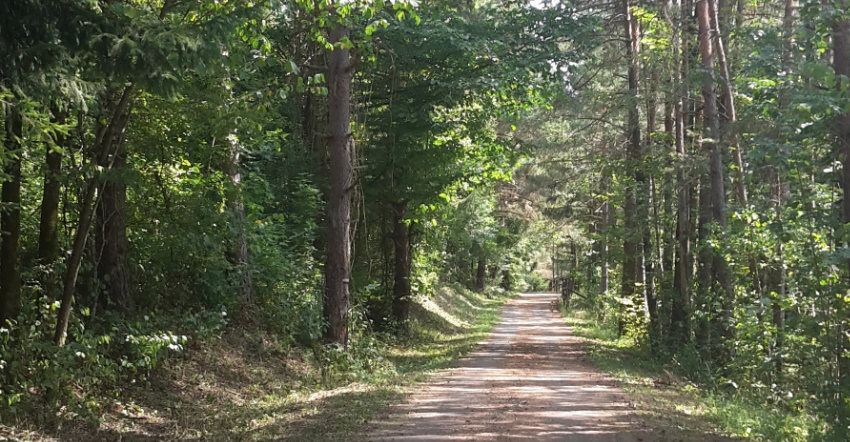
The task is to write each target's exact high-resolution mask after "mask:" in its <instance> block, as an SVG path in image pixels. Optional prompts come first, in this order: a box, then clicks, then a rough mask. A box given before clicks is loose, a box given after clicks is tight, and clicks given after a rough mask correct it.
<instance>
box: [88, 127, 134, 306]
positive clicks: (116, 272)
mask: <svg viewBox="0 0 850 442" xmlns="http://www.w3.org/2000/svg"><path fill="white" fill-rule="evenodd" d="M107 147H109V148H113V149H114V151H113V152H112V153H107V154H106V155H103V156H102V157H101V161H100V164H99V166H100V167H101V168H103V170H108V172H106V173H104V174H103V175H101V179H102V190H101V195H100V204H99V205H98V207H97V210H96V215H97V217H96V218H97V224H96V226H97V232H98V235H97V236H96V239H97V245H96V248H97V250H98V251H99V255H100V256H99V260H98V265H97V272H98V276H99V277H100V280H101V282H102V283H103V286H104V288H105V295H106V297H105V299H103V307H105V308H106V309H107V310H114V311H119V312H129V311H131V310H132V309H133V299H132V297H131V295H130V272H129V269H128V268H127V251H128V249H129V243H128V241H127V224H126V217H125V216H126V206H127V185H126V183H125V182H124V177H123V176H122V175H123V173H124V170H125V168H126V164H127V151H126V149H125V147H124V143H123V140H119V141H118V142H116V143H115V145H114V146H107Z"/></svg>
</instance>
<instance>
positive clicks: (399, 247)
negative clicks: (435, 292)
mask: <svg viewBox="0 0 850 442" xmlns="http://www.w3.org/2000/svg"><path fill="white" fill-rule="evenodd" d="M406 212H407V205H406V204H405V203H396V204H393V245H394V246H395V272H394V275H395V280H394V281H393V317H394V318H395V320H396V321H398V322H400V323H402V324H403V323H405V322H407V319H408V317H409V314H410V226H409V225H408V224H407V223H406V222H405V219H404V215H405V213H406ZM478 271H479V273H480V272H481V271H482V267H481V263H480V262H479V267H478Z"/></svg>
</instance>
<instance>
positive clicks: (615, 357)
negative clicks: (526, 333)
mask: <svg viewBox="0 0 850 442" xmlns="http://www.w3.org/2000/svg"><path fill="white" fill-rule="evenodd" d="M565 318H566V322H567V324H569V326H570V327H571V328H572V329H573V331H574V332H575V334H576V335H577V336H580V337H582V338H584V341H585V346H586V349H587V352H588V355H589V357H590V360H591V361H592V362H593V363H594V364H596V365H597V366H598V367H599V368H601V369H602V370H604V371H605V372H607V373H609V374H610V375H612V376H613V377H614V378H615V379H617V380H618V381H619V384H620V386H621V387H622V388H623V389H624V390H625V391H626V393H627V394H628V396H629V398H630V401H631V405H632V406H633V407H634V408H635V411H636V412H637V413H638V414H639V415H640V416H641V418H643V419H644V420H645V421H646V422H647V424H648V426H650V427H651V428H655V429H656V431H659V432H660V434H664V435H666V436H671V435H677V436H678V437H682V438H684V439H685V440H691V439H693V440H697V439H702V438H705V437H708V435H712V434H713V435H718V436H727V437H729V438H732V439H751V440H758V441H780V440H781V441H811V440H830V439H828V438H826V439H824V438H823V437H822V436H819V435H821V434H823V432H824V431H825V429H826V428H827V427H828V425H827V422H824V421H823V419H822V418H820V417H818V416H817V415H815V414H813V413H811V412H806V411H793V410H789V409H788V408H787V407H784V406H782V405H778V406H769V405H768V406H766V405H764V404H762V403H760V401H759V398H758V397H757V396H756V397H753V396H751V395H748V391H747V390H740V391H739V388H738V386H737V385H735V384H734V383H732V382H731V381H726V382H723V383H720V382H717V381H715V380H714V378H713V377H712V376H711V375H710V374H709V373H707V372H706V371H705V370H706V368H705V367H702V368H701V367H698V366H694V365H692V364H689V363H688V362H687V361H679V360H673V361H667V360H664V359H658V358H654V357H653V356H652V354H651V353H650V352H649V351H648V349H647V347H646V345H645V343H642V342H640V341H636V340H635V339H634V338H633V337H625V336H618V334H617V325H616V323H613V322H611V321H610V320H609V321H606V320H604V319H603V318H600V317H599V316H597V315H596V314H593V313H591V312H589V311H587V310H570V311H566V312H565ZM709 440H710V439H709Z"/></svg>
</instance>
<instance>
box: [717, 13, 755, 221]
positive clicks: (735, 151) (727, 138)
mask: <svg viewBox="0 0 850 442" xmlns="http://www.w3.org/2000/svg"><path fill="white" fill-rule="evenodd" d="M717 9H718V8H717V5H715V3H714V0H711V1H709V14H710V15H711V20H712V24H713V27H714V36H715V37H714V47H715V48H716V49H717V50H716V53H717V65H718V67H719V72H720V77H721V81H720V84H721V85H722V87H721V88H720V91H721V92H720V98H721V101H722V102H723V112H722V113H721V114H720V142H721V143H722V144H723V145H724V146H727V147H728V148H729V150H730V151H731V153H732V159H733V161H734V162H735V194H736V195H737V197H738V201H739V202H740V204H741V205H742V206H746V205H747V185H746V183H745V182H744V175H745V171H744V160H743V157H742V155H741V143H740V140H739V138H738V128H737V127H736V125H737V122H738V115H737V112H736V111H735V91H734V89H733V87H732V81H733V80H732V76H731V74H730V73H729V64H728V63H727V61H726V47H725V45H724V43H723V41H724V38H723V34H722V32H721V20H720V18H719V17H718V12H717Z"/></svg>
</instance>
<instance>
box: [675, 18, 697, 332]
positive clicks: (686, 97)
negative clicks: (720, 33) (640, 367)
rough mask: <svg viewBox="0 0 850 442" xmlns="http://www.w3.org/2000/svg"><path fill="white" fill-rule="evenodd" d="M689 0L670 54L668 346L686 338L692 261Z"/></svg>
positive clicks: (688, 326) (688, 328)
mask: <svg viewBox="0 0 850 442" xmlns="http://www.w3.org/2000/svg"><path fill="white" fill-rule="evenodd" d="M689 6H691V4H690V2H686V3H685V4H683V5H682V11H681V16H680V22H679V27H678V32H677V34H676V35H675V36H674V44H673V58H674V63H675V67H674V70H675V82H676V83H677V84H678V85H679V90H678V91H677V92H678V93H677V96H676V104H675V110H674V111H675V117H676V118H675V142H676V156H677V157H678V159H679V162H680V165H679V167H678V168H677V171H676V182H677V183H678V186H679V189H678V195H677V200H678V201H677V203H678V204H677V207H676V258H675V264H674V266H675V269H674V272H675V273H674V275H673V289H674V295H673V299H672V303H671V304H672V305H671V307H670V348H673V349H675V348H679V347H680V346H681V345H683V344H685V343H687V342H689V341H690V337H691V321H690V304H691V293H690V280H691V269H692V268H693V263H692V261H691V243H690V239H691V229H690V226H691V219H690V215H691V208H690V200H691V194H690V189H691V186H692V184H691V182H690V180H689V179H688V177H687V175H686V174H685V171H684V165H683V164H682V163H684V160H685V158H686V149H685V124H686V121H687V118H686V115H685V114H686V112H687V109H688V108H687V106H688V103H689V101H690V89H689V88H688V82H689V72H688V60H687V59H688V46H689V45H688V39H687V38H684V37H686V36H687V34H686V33H685V32H684V30H683V26H685V24H686V23H689V22H690V17H689V16H688V15H689V14H690V11H691V10H692V8H690V7H689Z"/></svg>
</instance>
